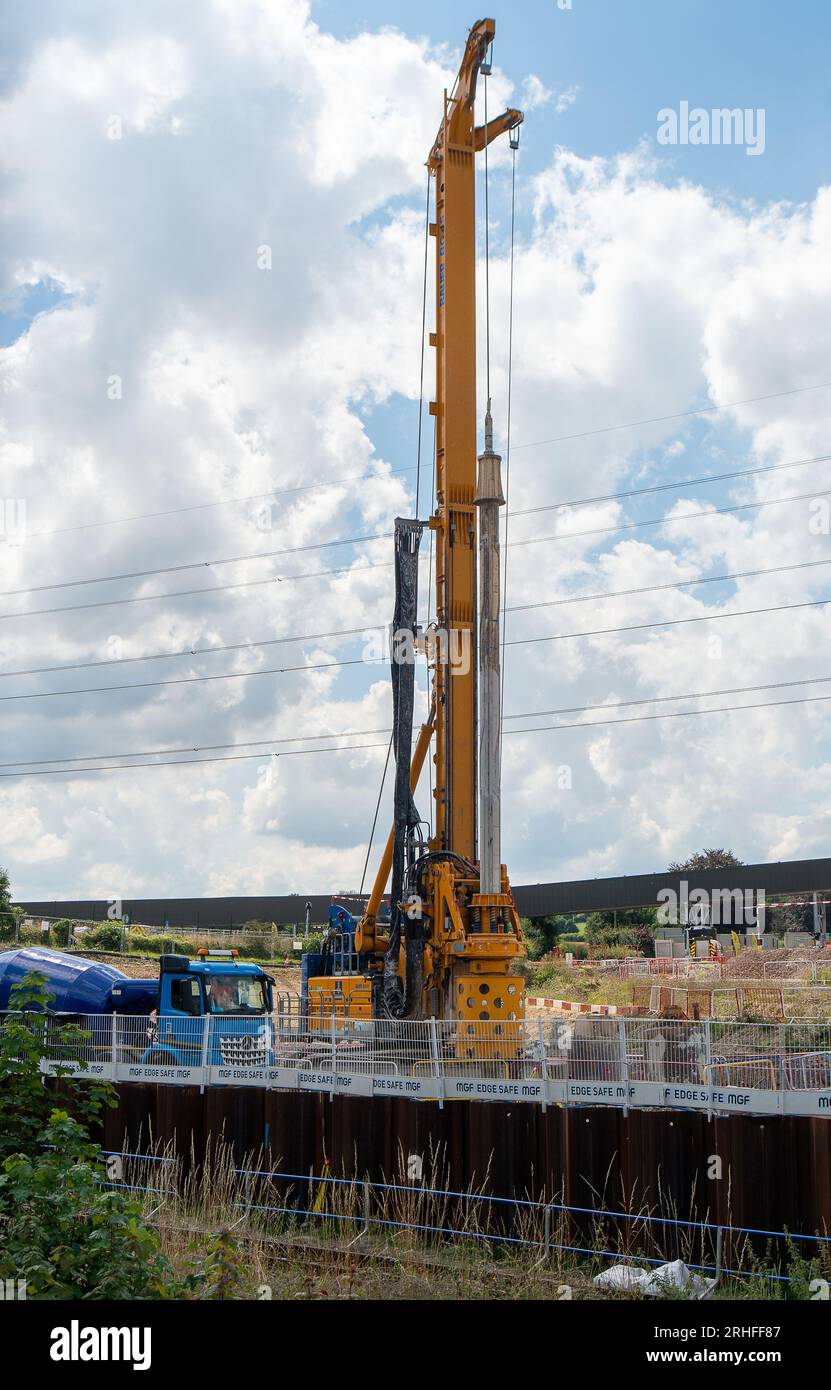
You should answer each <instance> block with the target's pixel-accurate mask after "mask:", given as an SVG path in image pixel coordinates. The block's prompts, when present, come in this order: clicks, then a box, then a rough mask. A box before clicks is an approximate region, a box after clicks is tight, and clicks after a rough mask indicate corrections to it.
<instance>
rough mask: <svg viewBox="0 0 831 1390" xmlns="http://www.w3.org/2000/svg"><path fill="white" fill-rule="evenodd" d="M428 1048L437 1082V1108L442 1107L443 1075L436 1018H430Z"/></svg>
mask: <svg viewBox="0 0 831 1390" xmlns="http://www.w3.org/2000/svg"><path fill="white" fill-rule="evenodd" d="M430 1048H431V1050H432V1053H433V1071H434V1072H435V1076H436V1080H437V1081H438V1083H439V1110H443V1109H444V1075H443V1073H442V1069H441V1061H440V1059H439V1030H438V1025H437V1023H436V1020H435V1019H434V1018H431V1019H430Z"/></svg>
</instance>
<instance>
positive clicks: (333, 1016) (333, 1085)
mask: <svg viewBox="0 0 831 1390" xmlns="http://www.w3.org/2000/svg"><path fill="white" fill-rule="evenodd" d="M335 1076H336V1063H335V1000H334V996H333V998H332V1089H331V1090H330V1092H329V1100H330V1102H331V1101H332V1100H334V1098H335Z"/></svg>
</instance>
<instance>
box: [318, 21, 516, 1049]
mask: <svg viewBox="0 0 831 1390" xmlns="http://www.w3.org/2000/svg"><path fill="white" fill-rule="evenodd" d="M495 28H496V26H495V24H494V21H493V20H492V19H484V20H480V21H479V23H477V24H475V25H474V26H473V28H472V29H471V31H470V33H469V35H468V39H467V43H466V45H465V52H464V57H463V59H462V63H461V67H460V68H459V72H458V75H457V77H456V82H455V85H454V87H453V90H452V92H450V93H449V94H448V93H447V92H446V91H445V94H444V111H443V116H442V120H441V124H440V126H439V130H438V134H437V136H436V139H435V142H434V144H433V147H432V149H431V151H430V154H429V158H428V160H427V167H428V171H429V175H430V177H431V179H432V180H434V185H435V191H434V198H433V200H432V201H433V205H434V207H435V221H434V222H433V223H431V224H430V225H429V232H430V234H431V236H432V237H433V238H434V241H435V265H436V272H435V273H436V329H435V332H434V333H431V334H430V346H431V347H433V348H435V354H436V391H435V399H434V400H433V401H431V402H430V413H431V415H433V416H435V437H436V448H435V499H436V501H435V510H434V512H433V514H432V515H431V516H430V518H429V520H428V521H427V522H426V523H424V522H421V521H419V520H408V519H401V518H399V519H397V520H396V525H395V610H394V616H393V624H392V636H391V672H392V695H393V751H394V755H395V789H394V824H393V827H392V830H391V831H390V834H389V839H388V841H387V844H386V848H385V851H384V854H383V857H382V859H381V863H380V866H379V868H378V872H377V875H376V878H375V882H374V886H373V888H372V892H371V894H370V897H369V900H368V902H367V905H366V908H365V911H364V913H363V916H362V917H361V918H360V920H358V919H357V918H356V917H353V916H352V914H351V913H350V912H348V911H347V909H346V908H345V907H342V906H339V905H337V904H334V905H333V907H332V910H331V913H330V927H329V931H328V932H327V934H326V938H325V940H324V943H323V949H322V950H321V951H320V952H316V953H313V954H309V955H307V956H305V957H304V959H303V971H302V975H303V982H302V993H303V1004H302V1007H303V1011H304V1012H305V1013H306V1014H307V1016H308V1019H309V1024H310V1027H312V1028H314V1027H316V1026H317V1027H319V1028H320V1029H321V1030H323V1029H325V1028H328V1027H329V1026H330V1023H331V1020H332V1019H333V1018H335V1017H340V1018H344V1019H347V1018H349V1019H375V1018H393V1019H429V1018H435V1019H442V1020H444V1019H447V1020H453V1021H454V1022H455V1024H456V1027H455V1030H454V1036H455V1047H456V1051H457V1053H458V1055H460V1056H461V1057H477V1056H479V1055H482V1053H483V1051H486V1052H487V1055H488V1056H491V1057H493V1056H495V1055H496V1056H502V1057H506V1058H507V1057H510V1056H514V1055H516V1050H517V1047H518V1046H519V1034H520V1032H521V1028H520V1021H521V1020H522V1019H523V1018H524V1014H525V998H524V985H523V982H522V980H521V978H520V977H519V976H518V975H516V974H513V973H511V967H512V965H513V963H514V962H515V961H516V960H517V959H518V958H519V957H521V956H524V954H525V946H524V941H523V933H522V926H521V923H520V920H519V917H518V915H517V910H516V906H515V904H514V900H513V896H512V893H511V889H510V884H509V882H508V875H507V872H506V869H505V866H504V865H503V864H502V862H501V848H500V751H501V677H500V662H499V599H500V594H499V577H500V576H499V508H500V506H501V505H503V503H504V498H503V496H502V488H501V481H500V465H501V459H500V457H499V455H497V454H496V453H494V450H493V440H492V435H493V431H492V424H491V414H490V401H488V408H487V413H486V416H485V431H484V450H483V452H482V453H481V454H480V455H479V456H478V459H477V408H476V229H475V181H474V180H475V160H476V155H477V154H478V153H480V152H482V151H484V150H485V149H486V147H487V146H488V145H489V144H490V143H491V142H492V141H493V140H495V139H497V138H498V137H499V136H501V135H503V134H505V133H506V132H514V134H512V135H511V139H512V141H513V142H516V139H517V135H516V132H517V128H518V126H519V125H520V123H521V121H522V119H523V117H522V113H521V112H520V111H516V110H507V111H505V112H504V113H503V114H501V115H499V116H497V117H496V118H495V119H493V120H490V121H486V124H485V125H483V126H476V124H475V120H474V104H475V98H476V86H477V79H478V78H479V76H480V72H481V70H482V69H483V66H484V65H485V64H486V62H487V58H488V54H489V50H490V49H491V45H492V43H493V38H494V33H495ZM488 70H489V69H488V68H487V67H486V68H485V72H487V71H488ZM425 526H426V527H429V529H430V530H431V531H432V532H433V536H434V542H435V613H436V619H435V622H433V623H431V624H429V625H428V627H427V628H426V630H424V631H422V630H420V629H419V627H418V618H417V593H418V554H419V546H420V543H421V538H422V532H423V530H424V529H425ZM417 652H421V653H423V654H425V655H426V657H427V661H428V665H429V668H430V671H431V679H432V698H431V706H430V713H429V715H428V718H427V721H426V722H425V723H424V724H423V725H422V727H421V730H420V732H419V735H418V738H417V740H416V742H415V747H413V697H414V686H415V670H414V663H415V655H416V653H417ZM431 749H432V757H433V764H434V775H433V778H432V782H433V785H434V790H433V796H434V798H435V806H434V815H433V822H432V824H433V830H432V832H429V830H428V833H427V834H425V826H424V823H423V822H422V821H421V820H420V818H419V814H418V811H417V810H416V806H415V801H414V793H415V791H416V789H417V787H418V783H419V779H420V777H421V773H422V771H423V768H424V765H425V762H426V759H427V756H428V753H429V752H430V750H431ZM388 885H390V893H389V907H388V909H387V910H386V911H384V902H385V894H386V892H387V887H388Z"/></svg>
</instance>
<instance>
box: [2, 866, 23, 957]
mask: <svg viewBox="0 0 831 1390" xmlns="http://www.w3.org/2000/svg"><path fill="white" fill-rule="evenodd" d="M22 916H23V911H22V909H21V908H19V907H14V906H13V905H12V889H11V884H10V883H9V875H8V874H7V873H6V870H5V869H0V941H9V940H12V939H13V937H14V924H15V918H18V917H22Z"/></svg>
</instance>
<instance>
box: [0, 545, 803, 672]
mask: <svg viewBox="0 0 831 1390" xmlns="http://www.w3.org/2000/svg"><path fill="white" fill-rule="evenodd" d="M430 535H431V539H432V532H431V533H430ZM824 565H831V558H829V559H827V560H801V561H799V562H798V563H796V564H791V565H773V566H770V567H769V568H767V569H759V570H736V571H734V572H732V573H729V574H707V575H696V576H695V577H694V578H692V579H677V580H673V581H671V582H670V583H668V584H647V585H642V586H641V587H639V588H634V589H612V590H609V591H606V592H604V593H596V594H572V595H570V596H568V597H566V598H554V599H543V600H541V601H540V602H538V603H517V604H513V605H512V606H511V607H509V608H507V609H506V610H505V611H506V612H509V613H524V612H529V611H531V610H532V609H538V608H557V607H561V606H563V605H567V604H570V603H588V602H596V601H598V600H600V599H612V598H628V597H630V596H632V595H635V594H656V593H661V592H663V591H666V590H672V589H684V588H695V587H697V586H698V585H699V584H722V583H726V582H727V581H729V580H735V579H753V578H758V577H759V576H763V575H769V574H783V573H787V572H789V571H793V570H805V569H816V568H820V567H822V566H824ZM197 592H198V593H213V592H214V591H213V590H212V589H204V590H203V589H200V590H197ZM371 630H372V625H371V624H368V623H365V624H364V626H363V627H344V628H335V629H333V630H331V631H330V632H298V633H295V634H291V635H289V636H286V637H265V638H262V639H260V640H258V641H253V642H233V643H228V644H225V645H223V646H219V647H201V648H197V647H183V648H181V649H180V650H179V651H172V652H149V653H147V654H146V655H144V656H120V657H113V658H108V659H107V660H106V661H71V662H64V663H63V664H62V665H60V666H30V667H26V668H23V669H21V670H14V671H0V680H4V679H8V678H9V677H13V676H42V675H54V674H57V673H58V672H62V671H92V670H98V669H100V668H101V667H107V668H110V667H114V666H132V665H135V664H136V663H141V662H144V661H172V660H178V659H181V658H182V657H203V656H214V655H216V654H218V653H220V652H241V651H250V650H252V649H255V648H259V647H275V646H284V645H286V644H288V643H291V642H322V641H328V640H330V639H334V638H336V637H358V636H360V635H361V634H362V633H366V632H368V631H371ZM503 689H504V687H503Z"/></svg>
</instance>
